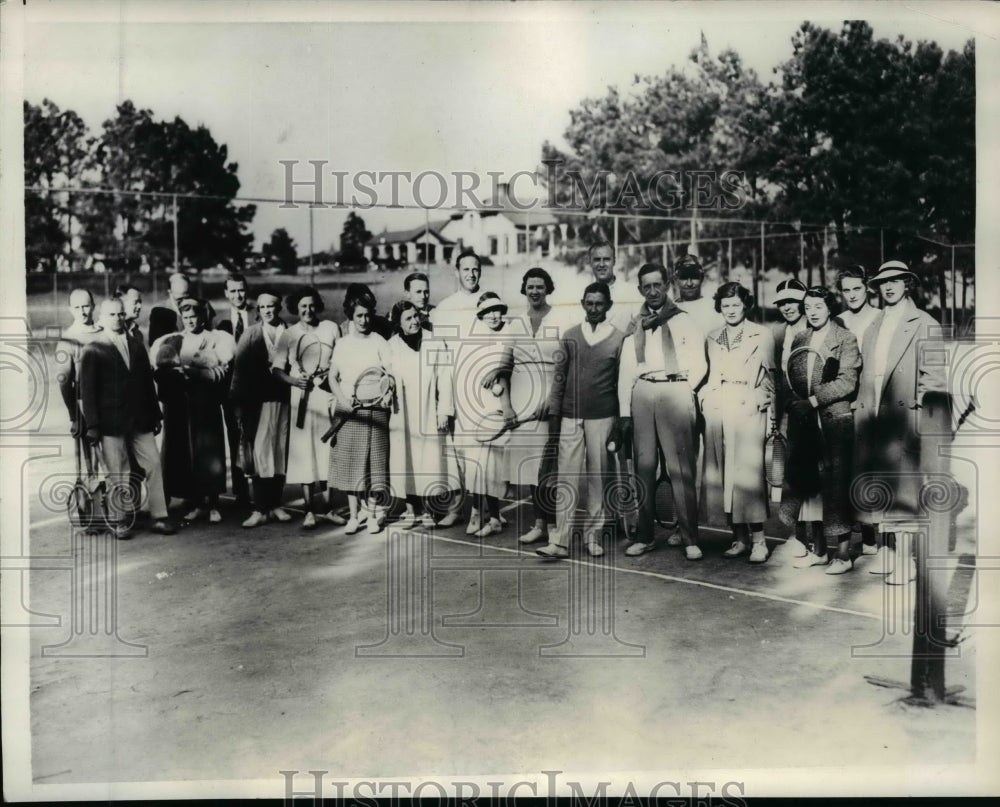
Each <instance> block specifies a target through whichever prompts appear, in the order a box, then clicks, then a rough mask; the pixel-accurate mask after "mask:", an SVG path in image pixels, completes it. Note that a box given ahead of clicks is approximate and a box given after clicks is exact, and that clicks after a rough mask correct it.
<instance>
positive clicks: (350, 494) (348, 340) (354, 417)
mask: <svg viewBox="0 0 1000 807" xmlns="http://www.w3.org/2000/svg"><path fill="white" fill-rule="evenodd" d="M344 313H345V314H346V315H347V317H348V319H349V320H350V321H351V329H350V331H349V332H348V333H347V334H345V335H344V336H343V337H341V339H340V340H338V342H337V345H336V347H335V348H334V349H333V356H332V357H331V359H330V389H331V390H332V392H333V396H334V400H333V401H332V402H331V405H334V406H336V410H337V412H338V414H341V415H344V416H346V421H345V423H344V425H343V427H342V428H341V429H340V431H338V432H337V439H336V442H334V443H333V445H332V446H331V447H330V453H329V482H330V493H331V494H332V493H333V491H334V490H342V491H343V492H344V493H346V494H347V505H348V507H349V508H350V518H349V519H348V521H347V533H348V535H351V534H353V533H356V532H357V531H358V530H360V529H361V525H362V524H363V523H364V522H365V521H367V522H368V532H370V533H373V534H374V533H378V532H381V530H382V527H383V526H385V514H386V509H387V506H388V504H389V410H390V406H391V403H392V401H393V396H392V390H391V382H390V386H389V387H388V388H387V392H386V394H385V396H384V397H383V398H382V399H381V400H378V401H376V402H374V403H371V404H366V405H364V406H355V405H354V401H353V393H354V389H355V385H356V382H357V380H358V379H359V378H360V377H361V375H362V374H363V373H365V371H367V370H376V371H378V370H383V371H384V370H386V369H387V368H388V367H389V366H390V364H391V360H390V352H389V343H388V342H386V340H385V339H383V338H382V337H381V336H380V335H379V334H377V333H375V332H374V331H373V330H372V327H373V317H374V316H375V295H374V294H372V292H371V290H370V289H369V288H368V287H367V286H361V287H360V288H354V289H352V290H349V292H348V294H347V295H345V297H344ZM360 502H365V508H364V510H363V511H362V509H361V508H360V507H359V503H360Z"/></svg>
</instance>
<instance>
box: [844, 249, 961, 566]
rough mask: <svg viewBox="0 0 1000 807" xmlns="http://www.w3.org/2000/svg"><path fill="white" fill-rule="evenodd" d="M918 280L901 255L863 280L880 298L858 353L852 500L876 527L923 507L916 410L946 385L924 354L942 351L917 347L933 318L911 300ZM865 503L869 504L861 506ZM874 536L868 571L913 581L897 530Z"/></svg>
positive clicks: (861, 517) (941, 372)
mask: <svg viewBox="0 0 1000 807" xmlns="http://www.w3.org/2000/svg"><path fill="white" fill-rule="evenodd" d="M916 279H917V277H916V275H915V274H914V273H913V272H911V271H910V270H909V268H908V267H907V265H906V264H905V263H903V262H902V261H886V262H885V263H883V264H882V265H881V266H880V267H879V270H878V273H877V274H876V275H875V276H874V277H872V278H871V279H870V280H869V281H868V284H869V286H870V287H871V288H872V289H873V290H874V291H876V292H877V293H878V295H879V297H880V298H881V300H882V310H881V311H879V313H878V316H877V317H876V318H875V320H874V321H873V322H872V324H871V325H870V326H869V327H868V330H867V331H865V337H864V345H863V348H862V353H861V358H862V362H863V369H862V371H861V381H860V385H859V387H858V399H857V403H856V406H855V413H854V415H855V423H854V428H855V435H856V438H857V439H856V443H855V468H856V470H855V476H856V480H855V488H856V490H855V497H854V499H855V501H856V502H857V503H858V508H859V512H858V517H859V520H860V521H861V522H862V523H866V524H871V525H873V526H875V527H876V528H878V526H879V525H880V524H884V522H886V521H890V520H893V519H900V518H901V519H904V520H906V519H912V518H914V517H915V516H916V515H917V514H918V513H919V512H920V509H921V508H920V501H919V499H920V486H921V482H922V478H923V477H922V474H921V466H920V433H919V430H918V418H919V410H920V406H921V401H922V399H923V396H924V393H925V392H929V391H945V390H946V389H947V377H946V374H945V368H944V365H942V364H939V363H933V362H929V361H924V360H923V356H925V355H926V356H928V357H931V356H933V355H940V351H934V350H928V349H927V348H926V346H925V347H923V349H921V342H922V341H924V340H927V339H930V338H932V334H933V331H934V329H935V328H936V327H937V322H936V321H935V320H934V318H933V317H931V316H930V315H929V314H927V313H926V312H924V311H921V310H919V309H918V308H917V307H916V305H915V304H914V303H913V300H912V299H911V298H910V294H911V289H912V288H913V285H914V284H915V282H916ZM866 480H867V481H866ZM886 486H888V491H887V492H888V493H889V494H890V497H889V498H890V501H889V503H888V505H887V504H886V501H885V499H886V496H885V493H886ZM872 493H877V494H878V495H869V494H872ZM868 503H870V506H871V508H872V509H867V508H866V504H868ZM876 505H877V506H878V507H879V509H877V510H876V509H874V508H875V507H876ZM877 542H878V546H879V550H878V557H877V559H876V564H875V566H874V568H872V569H869V571H870V572H872V573H873V574H885V575H888V577H887V582H889V583H906V582H908V581H909V580H911V579H912V576H913V563H912V560H911V559H902V564H900V565H897V562H898V559H897V558H896V552H895V536H894V535H893V534H892V533H891V532H888V531H885V530H884V529H883V531H882V533H881V534H880V535H879V536H878V538H877Z"/></svg>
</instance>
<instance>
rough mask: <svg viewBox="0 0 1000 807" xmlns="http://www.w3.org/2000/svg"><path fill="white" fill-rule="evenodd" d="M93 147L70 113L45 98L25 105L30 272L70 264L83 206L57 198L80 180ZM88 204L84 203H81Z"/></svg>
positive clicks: (71, 197)
mask: <svg viewBox="0 0 1000 807" xmlns="http://www.w3.org/2000/svg"><path fill="white" fill-rule="evenodd" d="M90 147H91V139H90V138H89V137H88V136H87V127H86V124H85V123H84V122H83V119H82V118H80V116H79V115H77V114H76V113H75V112H73V111H72V110H66V111H65V112H63V111H61V110H60V109H59V107H58V106H56V105H55V104H54V103H52V102H51V101H50V100H48V99H47V98H46V99H44V100H43V101H42V104H41V106H34V105H33V104H30V103H28V102H27V101H25V102H24V184H25V187H26V188H29V189H31V190H28V191H26V193H25V202H24V205H25V251H26V260H27V263H28V266H29V267H31V266H34V265H36V264H37V263H38V262H39V261H46V262H51V264H52V265H54V259H55V257H56V256H57V255H63V254H69V256H70V260H71V262H72V248H73V234H74V230H75V229H76V228H75V227H74V211H76V210H77V209H78V207H79V204H80V202H81V200H79V199H78V198H76V195H75V194H71V193H59V192H58V191H59V189H60V188H66V187H69V186H71V185H73V184H75V183H77V182H79V181H80V180H81V179H82V175H83V173H84V171H85V168H86V159H87V155H88V151H89V149H90ZM83 201H84V202H86V200H83Z"/></svg>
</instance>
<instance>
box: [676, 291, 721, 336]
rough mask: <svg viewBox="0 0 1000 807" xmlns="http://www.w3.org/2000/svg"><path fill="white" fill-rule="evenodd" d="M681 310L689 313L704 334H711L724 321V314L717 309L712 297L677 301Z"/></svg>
mask: <svg viewBox="0 0 1000 807" xmlns="http://www.w3.org/2000/svg"><path fill="white" fill-rule="evenodd" d="M677 307H678V308H679V309H680V310H681V311H686V312H687V313H689V314H690V315H691V316H692V317H693V318H694V321H695V324H697V326H698V328H699V329H700V330H701V331H702V333H704V334H706V335H707V334H710V333H711V332H712V331H714V330H715V329H717V328H718V327H719V326H720V325H722V323H723V319H722V314H720V313H719V312H718V311H716V310H715V300H713V299H712V298H711V297H699V298H698V299H697V300H691V301H690V302H684V301H682V300H678V301H677Z"/></svg>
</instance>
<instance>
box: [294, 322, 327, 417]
mask: <svg viewBox="0 0 1000 807" xmlns="http://www.w3.org/2000/svg"><path fill="white" fill-rule="evenodd" d="M322 359H323V345H322V343H321V342H320V341H319V337H318V336H316V334H314V333H313V332H312V331H309V332H307V333H304V334H302V336H300V337H299V340H298V342H296V343H295V361H296V363H297V364H298V365H299V370H300V371H301V372H302V374H303V375H304V376H305V377H306V378H308V379H309V386H308V387H306V388H305V389H304V390H302V397H301V398H299V408H298V411H297V412H296V413H295V428H297V429H302V428H304V427H305V425H306V412H307V411H309V393H310V392H311V391H312V388H313V381H314V380H315V379H316V377H317V376H320V375H322V372H321V369H320V368H321V364H322Z"/></svg>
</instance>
